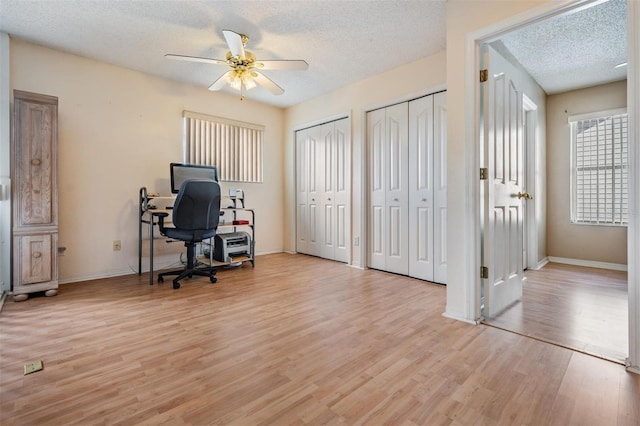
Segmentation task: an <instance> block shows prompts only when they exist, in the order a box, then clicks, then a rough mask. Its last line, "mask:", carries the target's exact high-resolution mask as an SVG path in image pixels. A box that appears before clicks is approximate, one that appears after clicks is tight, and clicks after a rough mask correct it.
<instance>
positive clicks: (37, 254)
mask: <svg viewBox="0 0 640 426" xmlns="http://www.w3.org/2000/svg"><path fill="white" fill-rule="evenodd" d="M41 256H42V253H40V252H39V251H37V252H35V253H33V257H35V258H36V259H38V258H39V257H41Z"/></svg>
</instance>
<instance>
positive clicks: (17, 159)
mask: <svg viewBox="0 0 640 426" xmlns="http://www.w3.org/2000/svg"><path fill="white" fill-rule="evenodd" d="M13 108H14V114H13V143H12V146H11V148H12V162H11V167H12V181H13V185H12V187H13V194H12V204H13V279H12V282H13V298H14V300H15V301H22V300H25V299H27V298H28V297H29V294H30V293H34V292H41V291H44V292H45V294H46V295H47V296H54V295H56V294H57V292H58V290H57V289H58V262H57V252H58V194H57V164H56V163H57V161H56V158H57V143H58V98H56V97H54V96H47V95H40V94H36V93H29V92H23V91H20V90H14V92H13Z"/></svg>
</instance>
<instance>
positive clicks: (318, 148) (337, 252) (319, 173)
mask: <svg viewBox="0 0 640 426" xmlns="http://www.w3.org/2000/svg"><path fill="white" fill-rule="evenodd" d="M350 140H351V138H350V131H349V119H348V118H344V119H341V120H337V121H335V122H329V123H325V124H322V125H318V126H314V127H310V128H307V129H304V130H299V131H297V132H296V197H297V198H296V206H297V207H296V210H297V211H296V221H297V223H296V251H298V252H299V253H306V254H311V255H314V256H321V257H324V258H327V259H332V260H339V261H342V262H348V261H349V260H350V259H349V256H350V250H349V249H350V246H349V241H350V232H351V229H350V211H351V208H350V203H351V195H350V186H351V185H350V178H351V171H350V165H351V160H350V158H351V157H350V155H351V142H350Z"/></svg>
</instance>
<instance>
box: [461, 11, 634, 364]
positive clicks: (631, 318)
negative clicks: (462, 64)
mask: <svg viewBox="0 0 640 426" xmlns="http://www.w3.org/2000/svg"><path fill="white" fill-rule="evenodd" d="M589 3H591V2H575V3H574V4H573V5H572V6H571V5H570V7H568V8H566V7H557V8H553V7H548V8H547V9H548V10H547V12H546V15H545V14H544V13H543V14H542V15H543V17H544V16H546V17H552V16H555V15H559V14H561V13H564V12H568V11H572V12H573V11H575V10H576V9H577V8H579V7H584V5H585V4H589ZM561 9H562V10H561ZM636 13H637V12H636ZM636 16H637V15H636ZM543 17H541V16H537V17H535V18H530V20H529V22H526V23H523V24H520V26H519V27H518V29H519V28H522V27H524V26H526V25H528V24H529V23H531V22H534V21H535V22H539V20H540V19H543ZM631 21H632V20H630V22H631ZM630 25H631V24H630ZM515 27H516V25H514V24H513V22H510V25H505V26H504V27H503V31H505V32H503V33H502V34H499V31H498V30H496V29H495V27H493V28H492V29H491V31H492V33H489V30H487V32H486V33H485V34H482V35H481V36H478V37H476V38H475V39H474V41H475V43H477V44H476V47H477V46H478V45H479V44H480V43H483V42H488V41H491V40H495V39H496V38H497V37H500V36H502V35H504V34H506V31H510V30H511V29H513V28H515ZM631 33H632V34H633V32H631ZM629 50H630V51H632V49H629ZM629 62H630V63H634V62H633V60H631V59H630V61H629ZM630 71H631V70H630ZM632 81H633V79H632ZM635 81H636V84H637V80H635ZM633 85H634V83H631V86H633ZM629 93H633V91H632V90H629ZM525 115H526V113H525ZM636 119H637V115H636ZM631 120H633V118H631ZM480 157H482V154H480ZM543 158H544V157H543ZM630 161H631V164H630V168H634V166H635V167H637V166H638V164H637V162H638V160H637V157H636V158H635V160H634V159H631V160H630ZM634 161H635V162H634ZM481 166H482V165H481ZM630 181H631V182H630V186H631V188H634V187H635V186H634V183H636V181H637V178H636V181H634V180H633V175H632V176H631V177H630ZM631 192H632V191H630V193H631ZM634 194H637V190H636V192H634ZM631 198H633V195H631ZM527 213H529V211H528V210H527ZM526 229H527V232H526V235H527V238H528V239H530V238H531V236H532V231H534V228H533V227H532V226H531V224H530V223H529V226H528V227H527V228H526ZM634 232H635V234H633V233H632V235H630V236H629V240H630V242H631V243H630V244H629V253H628V256H629V259H632V258H634V257H633V256H634V255H635V256H637V251H634V248H635V247H637V246H638V242H637V239H638V232H637V231H634ZM480 239H481V240H482V237H480ZM634 241H635V243H634ZM526 247H527V251H529V247H530V244H527V246H526ZM634 253H635V254H634ZM532 254H533V253H527V255H526V256H525V255H523V259H526V260H527V263H528V264H529V266H533V265H535V263H533V262H531V258H532V256H531V255H532ZM630 268H631V265H630ZM637 284H638V283H637V272H636V271H631V270H630V275H629V287H630V290H631V291H632V292H633V294H632V297H631V298H630V299H629V301H628V306H629V316H628V322H629V326H630V327H629V328H630V330H631V331H630V333H629V336H630V342H629V348H630V350H629V358H630V363H631V365H637V364H638V336H637V332H636V333H635V334H634V331H633V330H637V329H638V320H639V318H638V314H637V309H638V308H637V305H638V301H637V299H638V295H637V293H638V289H637ZM480 289H482V287H480ZM481 293H482V291H481V290H478V291H476V295H478V296H479V295H480V294H481ZM476 303H477V304H478V306H480V304H481V301H480V298H479V297H478V299H477V301H476ZM478 309H480V308H478ZM634 336H635V337H634Z"/></svg>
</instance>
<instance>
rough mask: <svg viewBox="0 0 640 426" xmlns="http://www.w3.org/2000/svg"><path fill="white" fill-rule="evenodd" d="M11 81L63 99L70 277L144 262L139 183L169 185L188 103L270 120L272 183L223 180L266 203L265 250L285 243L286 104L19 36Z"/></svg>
mask: <svg viewBox="0 0 640 426" xmlns="http://www.w3.org/2000/svg"><path fill="white" fill-rule="evenodd" d="M11 89H19V90H25V91H30V92H36V93H43V94H47V95H54V96H57V97H58V98H59V110H58V117H59V134H58V143H59V147H58V152H59V155H58V177H59V180H58V190H59V217H60V224H59V232H60V233H59V236H60V238H59V241H60V245H61V246H66V247H67V250H66V254H65V255H64V256H62V257H60V258H59V271H60V281H61V282H69V281H78V280H84V279H91V278H98V277H105V276H110V275H117V274H124V273H131V272H132V271H133V270H136V269H137V241H138V227H137V223H138V222H137V218H138V216H137V211H138V210H137V208H138V206H137V203H138V190H139V188H140V187H141V186H146V187H147V188H148V189H149V190H150V191H159V192H161V193H164V194H168V193H169V163H170V162H172V161H181V160H182V151H181V146H182V111H183V110H185V109H186V110H190V111H197V112H201V113H204V114H210V115H216V116H221V117H228V118H231V119H234V120H240V121H246V122H252V123H258V124H263V125H265V126H266V130H265V143H264V183H262V184H231V183H229V184H227V183H222V189H223V193H225V192H226V190H228V189H229V188H243V189H244V190H245V195H246V199H247V207H254V208H255V209H256V222H257V226H256V232H257V236H256V250H257V252H258V253H265V252H274V251H282V248H283V243H282V235H283V226H284V222H283V216H284V215H283V205H284V194H283V187H282V182H283V170H284V164H283V158H284V154H283V152H284V150H283V117H284V112H283V110H282V109H280V108H276V107H271V106H267V105H264V104H260V103H257V102H252V101H250V100H247V99H245V100H244V101H240V100H239V97H238V96H232V95H227V94H222V93H212V92H210V91H208V90H207V89H206V87H204V86H203V87H195V86H192V85H186V84H181V83H177V82H174V81H171V80H167V79H164V78H160V77H154V76H150V75H147V74H143V73H140V72H137V71H132V70H129V69H125V68H121V67H117V66H114V65H110V64H106V63H102V62H98V61H94V60H91V59H87V58H82V57H79V56H74V55H70V54H67V53H63V52H60V51H56V50H52V49H48V48H44V47H41V46H37V45H33V44H30V43H27V42H24V41H20V40H17V39H11ZM113 240H121V241H122V251H120V252H114V251H113V250H112V241H113ZM175 246H178V244H175ZM179 251H180V250H179V249H178V248H177V250H176V252H179ZM177 259H178V256H177V254H176V255H172V256H171V258H170V259H168V258H167V259H163V261H164V265H163V263H162V261H159V260H157V263H156V266H166V265H167V264H168V263H173V262H175V261H176V260H177ZM156 269H157V268H156Z"/></svg>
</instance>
